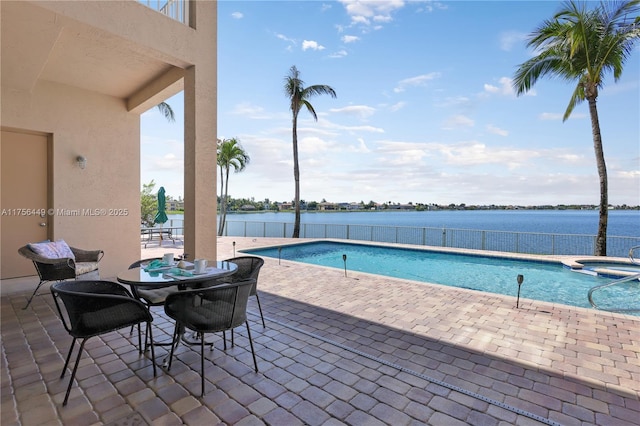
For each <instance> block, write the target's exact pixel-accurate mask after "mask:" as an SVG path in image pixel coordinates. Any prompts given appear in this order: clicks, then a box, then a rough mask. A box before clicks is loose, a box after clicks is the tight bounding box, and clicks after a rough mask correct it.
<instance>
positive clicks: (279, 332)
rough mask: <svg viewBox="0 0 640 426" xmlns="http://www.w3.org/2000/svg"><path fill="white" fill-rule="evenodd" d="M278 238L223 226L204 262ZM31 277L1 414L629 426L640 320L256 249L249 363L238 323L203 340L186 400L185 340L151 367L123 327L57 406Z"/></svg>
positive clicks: (64, 418)
mask: <svg viewBox="0 0 640 426" xmlns="http://www.w3.org/2000/svg"><path fill="white" fill-rule="evenodd" d="M234 241H235V243H236V244H235V252H234V247H233V242H234ZM291 242H292V241H291V240H277V239H252V238H239V237H238V238H236V237H233V238H232V237H222V238H220V239H219V241H218V257H219V258H220V259H222V258H228V257H232V256H233V255H234V253H235V254H237V255H239V254H240V253H239V251H240V250H242V249H246V248H250V247H259V246H264V245H277V244H282V243H291ZM171 251H172V252H175V253H181V252H182V251H181V248H180V247H179V246H178V247H171V246H166V247H162V248H159V247H156V248H148V249H145V250H143V254H142V256H141V257H150V256H155V255H157V254H160V253H163V252H171ZM25 281H26V282H28V283H29V284H28V285H27V286H24V282H25ZM36 283H37V279H35V278H31V279H28V280H5V281H3V282H2V305H1V308H2V311H1V314H2V318H1V319H2V358H1V369H0V370H1V371H0V373H1V375H0V378H1V379H2V380H1V381H2V388H1V396H2V399H1V401H2V405H1V406H0V409H1V416H2V417H1V424H2V425H48V424H51V425H54V424H55V425H57V424H65V425H75V424H82V425H87V424H145V423H146V424H153V425H174V424H175V425H178V424H189V425H202V424H239V425H249V424H256V425H257V424H271V425H295V424H309V425H332V424H351V425H376V424H390V425H402V424H433V425H449V424H453V425H455V424H461V425H462V424H477V425H498V424H505V425H506V424H519V425H528V424H562V425H590V424H594V425H634V424H640V317H637V316H630V315H621V314H612V313H606V312H598V311H594V310H591V309H584V308H573V307H568V306H564V305H557V304H550V303H543V302H535V301H531V300H526V299H525V300H522V299H521V300H520V309H516V308H515V298H513V297H506V296H504V297H503V296H497V295H494V294H486V293H480V292H476V291H473V290H464V289H456V288H450V287H445V286H440V285H430V284H421V283H416V282H412V281H407V280H400V279H393V278H387V277H380V276H374V275H369V274H363V273H356V272H352V271H349V273H348V274H347V276H346V277H345V274H344V271H342V270H334V269H328V268H323V267H316V266H312V265H303V264H298V263H295V262H288V261H281V262H279V261H278V260H277V259H270V258H265V266H264V267H263V268H262V270H261V273H260V279H259V283H258V289H259V292H260V301H261V302H262V308H263V311H264V316H265V319H266V322H267V327H266V329H263V328H262V325H261V324H260V321H259V314H258V311H257V305H256V303H255V299H253V298H251V299H250V305H249V314H250V315H249V320H250V324H251V331H252V336H253V340H254V344H255V346H256V355H257V357H258V366H259V368H260V371H259V372H258V373H255V372H253V369H252V365H253V362H252V359H251V353H250V351H249V349H248V340H247V339H246V330H243V328H239V329H238V330H237V331H236V346H235V347H233V348H229V349H227V351H226V353H225V352H224V351H223V350H222V340H221V338H220V337H215V339H217V340H216V342H215V349H214V350H213V352H209V353H208V354H207V355H206V356H207V358H208V359H207V361H206V362H207V367H206V369H207V372H206V378H207V394H206V395H205V397H203V398H199V397H198V395H199V391H200V381H199V380H200V379H199V371H200V370H199V352H198V351H199V348H198V347H194V348H189V347H184V346H181V347H180V351H179V353H178V356H177V358H176V359H175V360H174V364H173V367H172V369H171V371H170V372H167V371H166V370H162V369H161V370H159V374H158V376H157V377H155V378H154V377H153V374H152V369H151V364H150V360H149V359H148V358H146V357H144V356H140V355H139V354H138V351H137V348H136V347H135V344H136V343H137V337H136V336H135V334H134V335H130V334H129V330H128V329H125V330H121V331H119V332H115V333H111V334H108V335H105V336H103V337H102V338H99V337H96V338H93V339H91V340H89V342H88V343H87V346H86V348H87V351H88V352H89V354H88V355H87V354H85V355H83V358H82V361H81V366H80V368H79V370H78V375H77V383H76V384H74V386H73V388H72V392H71V397H70V400H69V404H68V405H67V406H66V407H62V399H63V398H64V392H65V390H66V385H67V380H68V377H69V375H68V374H67V375H66V376H65V379H62V380H60V379H59V375H60V371H61V369H62V366H63V365H64V357H65V355H66V351H67V350H68V347H69V344H70V342H71V338H70V337H69V336H68V334H67V333H66V331H65V330H64V329H63V327H62V324H61V322H60V320H59V319H58V318H57V314H56V312H55V307H54V306H53V301H52V299H51V295H50V293H49V292H48V290H41V291H40V293H39V296H37V297H36V298H35V299H34V302H33V304H32V306H31V307H30V308H29V309H27V310H22V307H23V306H24V303H25V300H26V297H28V295H29V291H32V289H33V288H34V286H35V284H36ZM21 286H22V287H21ZM154 314H155V316H156V320H155V321H154V326H155V334H156V335H157V336H159V337H162V334H164V335H165V336H164V337H165V338H169V336H170V333H171V332H172V331H173V324H172V323H171V322H170V321H169V320H168V319H167V318H166V317H164V315H163V313H162V310H161V309H156V310H154ZM165 356H166V351H164V350H163V349H159V350H158V351H157V353H156V359H157V360H158V361H161V360H162V358H163V357H165ZM136 422H139V423H136Z"/></svg>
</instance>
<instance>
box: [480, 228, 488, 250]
mask: <svg viewBox="0 0 640 426" xmlns="http://www.w3.org/2000/svg"><path fill="white" fill-rule="evenodd" d="M481 241H482V244H481V247H482V250H485V248H486V246H487V244H486V242H487V231H482V238H481Z"/></svg>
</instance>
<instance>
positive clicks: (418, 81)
mask: <svg viewBox="0 0 640 426" xmlns="http://www.w3.org/2000/svg"><path fill="white" fill-rule="evenodd" d="M438 77H440V73H439V72H430V73H429V74H422V75H418V76H415V77H410V78H405V79H404V80H400V81H399V82H398V85H397V86H396V87H395V88H394V89H393V91H394V92H396V93H400V92H404V91H405V90H406V89H407V87H416V86H425V85H426V84H427V82H429V81H431V80H434V79H436V78H438Z"/></svg>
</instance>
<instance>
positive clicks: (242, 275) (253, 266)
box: [218, 256, 266, 328]
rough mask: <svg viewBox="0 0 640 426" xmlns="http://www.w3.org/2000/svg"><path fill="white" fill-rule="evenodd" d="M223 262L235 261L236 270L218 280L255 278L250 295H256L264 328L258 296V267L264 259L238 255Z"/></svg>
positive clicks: (233, 281)
mask: <svg viewBox="0 0 640 426" xmlns="http://www.w3.org/2000/svg"><path fill="white" fill-rule="evenodd" d="M225 262H232V263H235V264H236V265H238V270H237V271H236V273H234V274H233V275H229V276H227V277H224V278H221V279H220V280H218V281H220V282H226V283H235V282H240V281H246V280H255V284H254V285H253V286H252V287H251V294H250V296H255V297H256V301H257V302H258V310H259V311H260V318H261V319H262V327H263V328H266V325H265V323H264V316H263V315H262V306H260V297H258V275H259V274H260V268H262V265H264V259H262V258H261V257H256V256H239V257H233V258H231V259H226V260H225Z"/></svg>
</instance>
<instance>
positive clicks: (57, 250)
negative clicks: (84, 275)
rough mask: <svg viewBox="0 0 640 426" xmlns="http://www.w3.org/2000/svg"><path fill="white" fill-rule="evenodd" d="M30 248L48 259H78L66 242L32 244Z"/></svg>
mask: <svg viewBox="0 0 640 426" xmlns="http://www.w3.org/2000/svg"><path fill="white" fill-rule="evenodd" d="M29 248H30V249H31V250H33V251H34V252H35V253H36V254H39V255H40V256H42V257H46V258H47V259H64V258H67V257H68V258H71V259H74V260H75V258H76V257H75V255H74V254H73V252H72V251H71V248H70V247H69V245H68V244H67V243H66V242H65V240H57V241H43V242H41V243H31V244H29Z"/></svg>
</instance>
